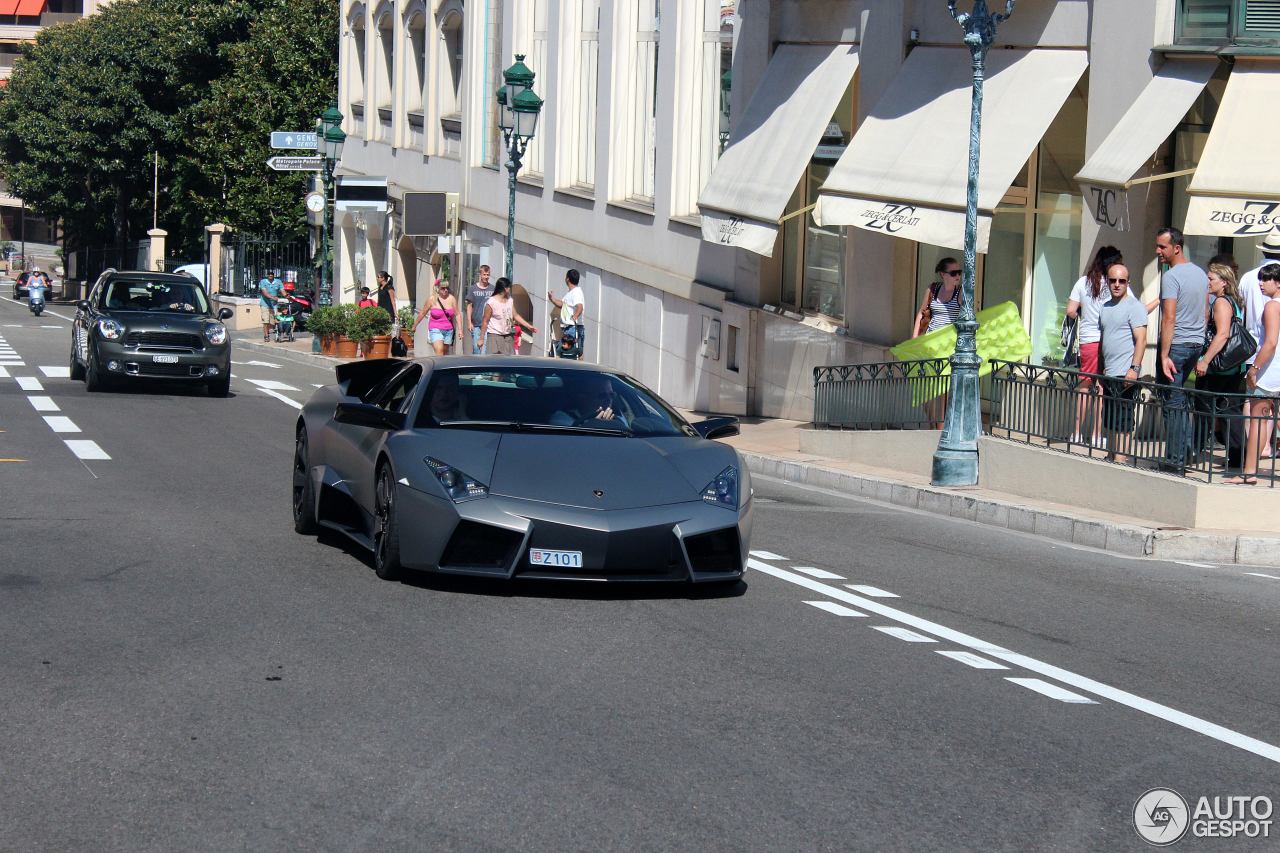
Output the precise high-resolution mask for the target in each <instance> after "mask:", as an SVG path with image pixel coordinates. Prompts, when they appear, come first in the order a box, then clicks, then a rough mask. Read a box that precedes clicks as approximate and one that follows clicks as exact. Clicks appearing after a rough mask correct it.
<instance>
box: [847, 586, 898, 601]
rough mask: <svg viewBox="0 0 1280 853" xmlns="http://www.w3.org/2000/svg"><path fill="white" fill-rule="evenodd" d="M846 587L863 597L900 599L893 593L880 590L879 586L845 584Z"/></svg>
mask: <svg viewBox="0 0 1280 853" xmlns="http://www.w3.org/2000/svg"><path fill="white" fill-rule="evenodd" d="M845 586H847V587H849V589H851V590H853V591H854V592H860V593H862V594H863V595H869V596H871V597H872V598H897V597H898V596H896V595H894V594H893V593H891V592H886V591H885V590H883V589H880V587H878V586H865V585H864V584H857V583H847V584H845Z"/></svg>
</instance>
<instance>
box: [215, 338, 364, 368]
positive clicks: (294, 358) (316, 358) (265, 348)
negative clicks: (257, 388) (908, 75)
mask: <svg viewBox="0 0 1280 853" xmlns="http://www.w3.org/2000/svg"><path fill="white" fill-rule="evenodd" d="M231 346H232V350H233V351H234V350H237V349H240V350H248V351H249V352H253V353H261V354H263V355H269V356H272V357H273V358H278V359H280V360H281V361H288V362H292V363H293V364H307V365H311V366H312V367H333V366H335V365H339V364H344V363H346V362H347V361H350V359H346V358H334V357H332V356H328V355H321V354H320V353H318V352H298V351H297V350H291V349H284V348H283V347H281V346H280V345H278V344H269V343H263V342H262V341H250V340H244V339H243V338H232V339H231Z"/></svg>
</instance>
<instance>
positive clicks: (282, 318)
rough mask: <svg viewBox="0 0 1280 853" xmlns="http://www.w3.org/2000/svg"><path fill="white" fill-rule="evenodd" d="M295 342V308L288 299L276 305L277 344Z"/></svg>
mask: <svg viewBox="0 0 1280 853" xmlns="http://www.w3.org/2000/svg"><path fill="white" fill-rule="evenodd" d="M292 340H293V306H292V305H291V304H290V302H289V300H288V299H281V300H280V301H279V302H277V303H276V343H279V342H280V341H292Z"/></svg>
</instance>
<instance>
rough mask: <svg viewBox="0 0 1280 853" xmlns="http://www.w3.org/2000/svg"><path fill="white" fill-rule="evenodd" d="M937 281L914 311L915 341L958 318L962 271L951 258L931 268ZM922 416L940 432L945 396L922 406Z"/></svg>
mask: <svg viewBox="0 0 1280 853" xmlns="http://www.w3.org/2000/svg"><path fill="white" fill-rule="evenodd" d="M933 271H934V273H936V274H937V275H938V279H937V280H936V281H934V282H933V284H931V285H929V290H928V292H927V293H925V296H924V301H923V302H921V303H920V310H919V311H917V312H916V322H915V325H914V326H913V327H912V329H911V337H913V338H918V337H920V336H921V335H927V334H928V333H929V332H936V331H937V330H938V329H943V328H946V327H947V326H950V325H951V324H952V323H954V322H955V321H956V320H958V319H960V305H961V300H962V299H964V292H963V290H961V288H960V276H961V274H962V273H963V269H962V268H961V267H960V262H959V261H957V260H956V259H955V258H943V259H942V260H940V261H938V263H937V265H936V266H934V268H933ZM924 410H925V417H927V418H928V419H929V421H930V423H931V424H932V425H933V428H934V429H942V422H943V417H944V415H945V413H946V411H947V395H946V394H945V393H943V394H939V395H938V396H937V397H934V398H933V399H932V400H929V401H928V402H926V403H925V404H924Z"/></svg>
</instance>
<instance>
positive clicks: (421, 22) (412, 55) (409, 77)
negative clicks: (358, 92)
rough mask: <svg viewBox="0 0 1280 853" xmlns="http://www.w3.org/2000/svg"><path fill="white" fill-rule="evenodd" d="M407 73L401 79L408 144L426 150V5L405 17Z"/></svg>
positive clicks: (404, 63) (403, 72)
mask: <svg viewBox="0 0 1280 853" xmlns="http://www.w3.org/2000/svg"><path fill="white" fill-rule="evenodd" d="M401 56H402V57H403V70H402V76H401V78H400V103H401V105H402V107H401V108H402V109H403V110H404V114H405V123H404V143H405V145H406V146H408V147H411V148H421V147H422V146H423V142H424V139H423V132H424V123H425V116H424V106H425V103H426V101H425V97H424V92H423V90H424V88H425V86H426V79H427V76H426V70H427V69H426V62H427V14H426V8H425V7H424V6H423V5H422V3H415V4H414V5H411V6H410V7H409V10H408V11H407V12H406V13H405V21H404V45H403V47H402V52H401Z"/></svg>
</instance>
